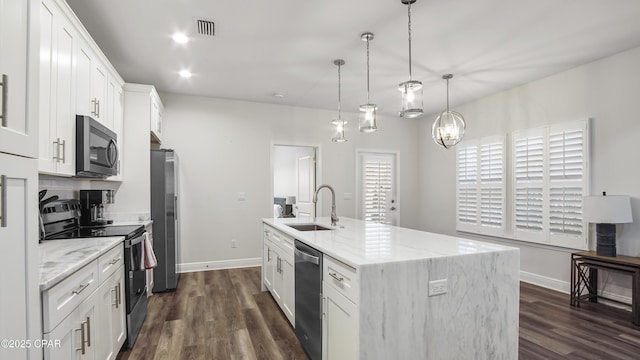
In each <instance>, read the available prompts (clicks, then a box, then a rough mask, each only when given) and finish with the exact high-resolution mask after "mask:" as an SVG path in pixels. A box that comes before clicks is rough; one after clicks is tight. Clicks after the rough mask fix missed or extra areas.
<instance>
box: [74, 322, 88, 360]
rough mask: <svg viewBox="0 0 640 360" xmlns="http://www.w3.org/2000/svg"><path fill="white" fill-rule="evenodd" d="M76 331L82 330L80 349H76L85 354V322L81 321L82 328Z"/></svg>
mask: <svg viewBox="0 0 640 360" xmlns="http://www.w3.org/2000/svg"><path fill="white" fill-rule="evenodd" d="M76 331H80V349H76V350H80V353H81V354H82V355H84V353H85V352H86V350H87V349H86V348H85V347H84V343H85V340H84V322H82V323H80V329H76Z"/></svg>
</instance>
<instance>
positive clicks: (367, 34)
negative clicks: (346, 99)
mask: <svg viewBox="0 0 640 360" xmlns="http://www.w3.org/2000/svg"><path fill="white" fill-rule="evenodd" d="M360 38H361V39H362V41H366V42H367V104H368V103H370V102H371V101H370V100H369V41H371V40H373V33H371V32H365V33H362V35H360Z"/></svg>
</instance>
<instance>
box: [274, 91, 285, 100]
mask: <svg viewBox="0 0 640 360" xmlns="http://www.w3.org/2000/svg"><path fill="white" fill-rule="evenodd" d="M271 96H273V97H276V98H280V99H282V98H283V97H284V94H281V93H279V92H275V93H273V94H271Z"/></svg>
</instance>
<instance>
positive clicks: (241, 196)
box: [237, 192, 247, 201]
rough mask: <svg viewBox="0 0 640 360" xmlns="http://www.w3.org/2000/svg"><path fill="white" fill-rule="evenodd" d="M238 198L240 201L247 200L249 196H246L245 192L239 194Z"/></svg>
mask: <svg viewBox="0 0 640 360" xmlns="http://www.w3.org/2000/svg"><path fill="white" fill-rule="evenodd" d="M237 196H238V201H245V200H247V194H245V193H244V192H238V194H237Z"/></svg>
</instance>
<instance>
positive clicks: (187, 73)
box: [178, 70, 193, 78]
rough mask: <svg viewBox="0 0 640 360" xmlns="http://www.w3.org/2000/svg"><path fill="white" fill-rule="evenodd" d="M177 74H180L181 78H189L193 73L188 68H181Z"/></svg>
mask: <svg viewBox="0 0 640 360" xmlns="http://www.w3.org/2000/svg"><path fill="white" fill-rule="evenodd" d="M178 74H180V76H182V77H183V78H190V77H191V76H192V75H193V74H191V71H189V70H181V71H180V72H179V73H178Z"/></svg>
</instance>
